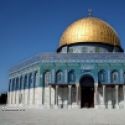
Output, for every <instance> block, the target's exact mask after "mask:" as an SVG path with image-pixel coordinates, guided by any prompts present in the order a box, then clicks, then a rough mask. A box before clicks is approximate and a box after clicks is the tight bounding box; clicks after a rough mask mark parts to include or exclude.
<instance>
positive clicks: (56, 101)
mask: <svg viewBox="0 0 125 125" xmlns="http://www.w3.org/2000/svg"><path fill="white" fill-rule="evenodd" d="M55 106H56V108H58V85H56V88H55Z"/></svg>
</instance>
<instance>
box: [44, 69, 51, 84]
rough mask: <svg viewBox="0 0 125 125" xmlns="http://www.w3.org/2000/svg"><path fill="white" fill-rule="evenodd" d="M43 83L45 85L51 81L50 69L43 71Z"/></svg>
mask: <svg viewBox="0 0 125 125" xmlns="http://www.w3.org/2000/svg"><path fill="white" fill-rule="evenodd" d="M44 83H45V86H47V85H48V84H49V83H51V72H50V71H47V72H45V75H44Z"/></svg>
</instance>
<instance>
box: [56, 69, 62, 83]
mask: <svg viewBox="0 0 125 125" xmlns="http://www.w3.org/2000/svg"><path fill="white" fill-rule="evenodd" d="M56 82H57V83H62V82H63V72H62V71H61V70H59V71H57V72H56Z"/></svg>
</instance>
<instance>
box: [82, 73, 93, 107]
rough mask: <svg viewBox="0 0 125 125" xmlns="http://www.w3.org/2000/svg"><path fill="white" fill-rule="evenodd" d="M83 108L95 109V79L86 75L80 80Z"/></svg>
mask: <svg viewBox="0 0 125 125" xmlns="http://www.w3.org/2000/svg"><path fill="white" fill-rule="evenodd" d="M80 88H81V108H85V107H86V108H92V107H94V79H93V78H92V77H91V76H90V75H85V76H83V77H82V78H81V79H80Z"/></svg>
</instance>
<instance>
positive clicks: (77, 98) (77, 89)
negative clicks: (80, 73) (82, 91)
mask: <svg viewBox="0 0 125 125" xmlns="http://www.w3.org/2000/svg"><path fill="white" fill-rule="evenodd" d="M76 104H77V106H78V107H79V84H77V85H76Z"/></svg>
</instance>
